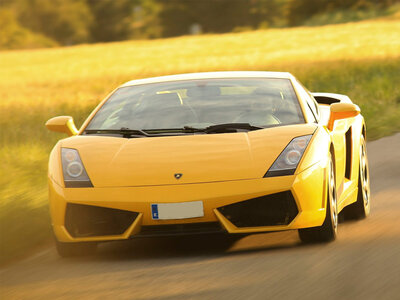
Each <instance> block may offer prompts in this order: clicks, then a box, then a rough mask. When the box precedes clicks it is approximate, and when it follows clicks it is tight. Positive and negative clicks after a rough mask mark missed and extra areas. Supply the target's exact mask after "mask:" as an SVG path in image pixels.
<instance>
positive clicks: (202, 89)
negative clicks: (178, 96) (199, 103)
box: [186, 86, 221, 98]
mask: <svg viewBox="0 0 400 300" xmlns="http://www.w3.org/2000/svg"><path fill="white" fill-rule="evenodd" d="M186 95H187V96H188V97H196V98H207V97H212V96H219V95H221V90H220V88H219V87H217V86H196V87H192V88H189V89H187V90H186Z"/></svg>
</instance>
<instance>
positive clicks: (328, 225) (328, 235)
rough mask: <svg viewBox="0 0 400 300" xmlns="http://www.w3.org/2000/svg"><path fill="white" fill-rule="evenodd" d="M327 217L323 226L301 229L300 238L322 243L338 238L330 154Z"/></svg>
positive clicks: (333, 172)
mask: <svg viewBox="0 0 400 300" xmlns="http://www.w3.org/2000/svg"><path fill="white" fill-rule="evenodd" d="M327 185H328V186H327V199H326V217H325V221H324V223H323V224H322V225H321V226H318V227H312V228H304V229H299V237H300V240H301V241H303V242H305V243H321V242H329V241H333V240H334V239H335V238H336V234H337V226H338V212H337V195H336V182H335V169H334V166H333V162H332V156H331V155H329V170H328V183H327Z"/></svg>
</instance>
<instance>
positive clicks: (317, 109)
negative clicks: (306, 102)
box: [308, 92, 320, 120]
mask: <svg viewBox="0 0 400 300" xmlns="http://www.w3.org/2000/svg"><path fill="white" fill-rule="evenodd" d="M308 93H309V95H310V98H311V101H312V103H313V106H314V110H315V113H316V117H317V120H319V117H320V114H319V107H318V102H317V101H316V100H315V98H314V96H313V95H311V93H310V92H308Z"/></svg>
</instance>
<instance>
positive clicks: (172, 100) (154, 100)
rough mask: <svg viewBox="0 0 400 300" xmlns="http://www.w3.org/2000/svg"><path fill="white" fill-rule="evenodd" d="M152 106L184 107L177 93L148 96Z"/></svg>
mask: <svg viewBox="0 0 400 300" xmlns="http://www.w3.org/2000/svg"><path fill="white" fill-rule="evenodd" d="M147 101H149V102H150V105H151V106H161V107H162V106H164V107H166V106H180V105H182V103H181V99H180V98H179V96H178V94H177V93H165V94H155V95H151V96H148V100H147Z"/></svg>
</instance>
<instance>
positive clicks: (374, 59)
mask: <svg viewBox="0 0 400 300" xmlns="http://www.w3.org/2000/svg"><path fill="white" fill-rule="evenodd" d="M217 70H280V71H290V72H292V73H293V74H294V75H295V76H296V77H298V78H299V79H300V80H301V81H302V82H303V83H304V84H305V85H306V86H307V87H308V88H309V89H310V90H312V91H320V92H337V93H343V94H347V95H349V96H350V97H351V98H352V99H353V100H354V101H355V102H356V103H357V104H359V106H360V107H361V109H362V113H363V115H364V116H365V118H366V121H367V131H368V138H369V139H376V138H379V137H381V136H385V135H389V134H392V133H394V132H397V131H400V84H399V82H400V18H398V17H390V18H386V19H377V20H370V21H363V22H358V23H347V24H340V25H328V26H322V27H300V28H290V29H271V30H262V31H254V32H245V33H237V34H224V35H204V36H196V37H180V38H172V39H164V40H152V41H129V42H120V43H112V44H96V45H81V46H76V47H67V48H53V49H43V50H31V51H5V52H0V145H1V148H0V157H1V158H2V160H1V162H2V165H1V168H0V201H1V202H0V238H1V240H0V245H1V246H0V263H4V262H6V261H7V260H9V259H10V258H11V257H13V256H16V255H21V254H22V253H23V252H24V251H28V250H29V249H31V248H32V247H35V246H36V245H38V244H40V243H43V241H46V240H49V239H50V237H51V230H50V220H49V217H48V210H47V187H46V169H47V158H48V153H49V151H50V150H51V148H52V147H53V145H54V144H55V142H56V141H57V139H60V138H62V137H63V136H62V135H59V134H56V133H50V132H47V131H46V129H45V127H44V123H45V121H46V120H47V119H49V118H51V117H53V116H55V115H72V116H73V117H74V118H75V121H76V123H77V124H78V125H80V124H81V123H82V121H83V120H84V119H85V117H86V116H87V115H88V113H89V112H90V111H91V110H92V109H93V108H94V106H95V105H96V104H97V103H98V102H99V101H100V100H101V99H102V98H103V97H105V96H106V95H107V93H109V92H110V91H111V90H112V89H114V88H115V87H116V86H118V85H119V84H121V83H123V82H124V81H127V80H130V79H134V78H142V77H148V76H155V75H164V74H174V73H182V72H198V71H217Z"/></svg>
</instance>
